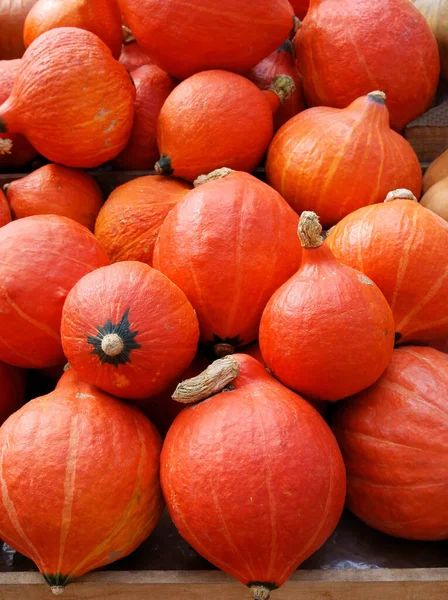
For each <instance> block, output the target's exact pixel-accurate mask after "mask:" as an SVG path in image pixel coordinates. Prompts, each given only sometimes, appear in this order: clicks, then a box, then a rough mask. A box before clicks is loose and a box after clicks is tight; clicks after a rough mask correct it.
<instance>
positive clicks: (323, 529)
mask: <svg viewBox="0 0 448 600" xmlns="http://www.w3.org/2000/svg"><path fill="white" fill-rule="evenodd" d="M229 384H231V386H229V388H227V389H228V391H227V389H226V390H225V391H223V389H224V387H225V386H226V385H229ZM220 392H222V393H220ZM212 394H215V395H213V396H212ZM209 396H212V397H210V398H209ZM174 398H175V399H178V400H180V401H183V402H192V401H193V402H194V401H198V400H201V399H205V398H209V399H208V400H207V401H206V402H201V403H199V404H196V405H194V406H190V407H187V408H186V409H184V410H183V411H182V412H181V413H180V414H179V416H178V417H177V418H176V420H175V421H174V423H173V425H172V426H171V429H170V430H169V432H168V435H167V437H166V439H165V444H164V447H163V450H162V455H161V462H160V468H161V482H162V489H163V493H164V496H165V499H166V503H167V506H168V510H169V512H170V515H171V518H172V519H173V521H174V524H175V525H176V527H177V528H178V530H179V532H180V534H181V535H182V536H183V537H184V538H185V539H186V540H187V541H188V543H189V544H191V545H192V546H193V548H194V549H195V550H196V551H197V552H199V554H201V555H202V556H204V557H205V558H206V559H207V560H209V561H210V562H212V563H213V564H214V565H216V566H217V567H219V568H220V569H223V570H224V571H226V572H227V573H229V574H230V575H232V576H233V577H235V578H236V579H238V580H239V581H241V582H242V583H243V584H245V585H247V586H249V588H250V592H251V595H252V598H254V599H255V600H267V599H268V598H269V595H270V592H271V591H272V590H275V589H276V588H278V587H280V586H281V585H283V584H284V583H285V582H286V580H287V579H288V578H289V577H290V576H291V575H292V573H293V572H294V570H295V569H296V568H297V567H298V566H299V564H301V563H302V562H303V561H304V560H305V559H306V558H308V557H309V556H310V555H311V554H312V553H313V552H315V551H316V550H317V549H318V548H319V547H320V546H322V544H323V543H324V542H325V540H326V539H327V538H328V537H329V535H330V534H331V532H332V531H333V529H334V528H335V527H336V525H337V523H338V521H339V518H340V516H341V512H342V508H343V505H344V498H345V487H346V483H345V469H344V463H343V461H342V457H341V455H340V451H339V448H338V446H337V443H336V440H335V439H334V437H333V435H332V433H331V431H330V429H329V427H328V425H327V424H326V423H325V421H324V420H323V418H322V417H321V416H320V415H319V414H318V413H317V411H315V410H314V408H312V407H311V406H310V405H309V404H308V403H307V402H305V400H303V399H302V398H301V397H300V396H298V395H297V394H294V393H293V392H291V391H290V390H288V389H286V388H285V387H283V386H282V385H281V384H280V383H278V382H277V381H275V379H274V378H273V377H271V376H270V375H269V374H268V373H267V371H266V369H265V368H264V367H263V366H262V365H261V364H260V363H258V362H257V361H256V360H255V359H254V358H251V357H250V356H245V355H244V354H237V355H235V356H227V357H225V358H223V359H220V360H217V361H215V362H214V363H213V364H212V365H211V366H210V367H209V368H208V369H207V371H205V372H204V373H202V374H201V375H199V376H198V377H196V378H194V379H190V380H188V381H187V382H185V383H184V384H181V385H180V386H179V387H178V389H177V390H176V392H175V395H174Z"/></svg>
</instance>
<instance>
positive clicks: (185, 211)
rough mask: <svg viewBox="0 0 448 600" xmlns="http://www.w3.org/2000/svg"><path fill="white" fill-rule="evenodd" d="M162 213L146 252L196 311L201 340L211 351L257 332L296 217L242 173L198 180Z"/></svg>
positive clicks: (296, 246) (290, 264)
mask: <svg viewBox="0 0 448 600" xmlns="http://www.w3.org/2000/svg"><path fill="white" fill-rule="evenodd" d="M195 185H196V189H194V190H193V191H191V192H190V193H189V194H187V196H185V198H184V200H183V201H182V202H180V203H179V204H177V206H176V207H175V208H173V210H172V211H171V212H170V213H169V214H168V216H167V218H166V219H165V221H164V223H163V225H162V227H161V229H160V233H159V237H158V240H157V242H156V246H155V250H154V266H155V267H156V268H157V269H160V271H162V273H165V275H166V276H167V277H169V278H170V279H171V280H172V281H173V282H174V283H175V284H177V285H178V286H179V287H180V288H181V290H183V291H184V292H185V294H186V295H187V298H188V299H189V300H190V302H191V303H192V304H193V306H194V308H195V309H196V311H197V314H198V319H199V324H200V326H201V339H202V341H203V342H204V343H206V344H209V345H211V346H214V347H215V349H216V351H217V353H218V355H222V354H223V353H229V352H233V349H234V348H235V347H236V346H240V345H244V344H248V343H249V342H251V341H253V340H254V339H256V338H257V337H258V325H259V323H260V318H261V314H262V312H263V309H264V307H265V305H266V303H267V301H268V300H269V298H270V297H271V295H272V293H273V292H274V291H275V290H276V289H277V288H278V287H279V286H280V285H281V284H282V283H284V282H285V281H286V280H287V279H288V277H290V276H291V275H292V274H293V273H294V271H295V270H296V269H297V268H298V266H299V264H300V260H301V254H302V252H301V248H300V243H299V241H298V239H297V235H296V230H297V223H298V216H297V215H296V214H295V213H294V211H293V210H292V209H291V208H290V207H289V206H288V205H287V203H286V202H285V201H284V200H283V198H282V197H281V196H280V195H279V194H277V192H276V191H275V190H273V189H272V188H270V187H269V186H267V185H266V184H265V183H263V182H262V181H259V180H258V179H255V177H253V176H252V175H249V174H248V173H241V172H234V171H230V170H229V169H223V170H220V171H217V172H215V173H212V174H211V175H210V176H209V177H206V178H200V179H199V180H198V182H197V183H196V184H195Z"/></svg>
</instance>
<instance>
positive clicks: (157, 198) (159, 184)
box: [95, 175, 192, 266]
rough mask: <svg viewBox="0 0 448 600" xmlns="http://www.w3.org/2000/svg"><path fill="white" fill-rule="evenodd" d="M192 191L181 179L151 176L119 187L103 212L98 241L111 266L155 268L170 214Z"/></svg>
mask: <svg viewBox="0 0 448 600" xmlns="http://www.w3.org/2000/svg"><path fill="white" fill-rule="evenodd" d="M191 189H192V187H191V185H190V184H188V183H187V182H185V181H181V180H180V179H174V178H169V177H160V176H158V175H148V176H146V177H137V179H133V180H131V181H128V182H127V183H125V184H123V185H120V186H119V187H117V188H116V189H115V190H114V191H113V192H112V194H111V195H110V196H109V198H108V199H107V201H106V202H105V204H104V206H103V208H102V209H101V210H100V213H99V215H98V218H97V220H96V224H95V237H96V239H97V240H98V241H99V242H100V244H101V245H102V246H103V248H104V249H105V251H106V253H107V255H108V257H109V259H110V261H111V262H118V261H122V260H139V261H141V262H144V263H147V264H148V265H150V266H151V265H152V255H153V251H154V244H155V243H156V239H157V235H158V233H159V229H160V227H161V225H162V223H163V221H164V220H165V217H166V216H167V214H168V213H169V211H170V210H171V209H172V208H173V207H174V206H176V204H177V203H178V202H180V201H181V200H182V199H183V198H184V196H185V195H186V194H187V193H188V192H189V191H190V190H191Z"/></svg>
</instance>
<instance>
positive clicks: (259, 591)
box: [249, 585, 271, 600]
mask: <svg viewBox="0 0 448 600" xmlns="http://www.w3.org/2000/svg"><path fill="white" fill-rule="evenodd" d="M249 590H250V595H251V596H252V598H253V600H269V598H270V597H271V590H270V589H269V588H267V587H266V586H264V585H251V586H250V588H249Z"/></svg>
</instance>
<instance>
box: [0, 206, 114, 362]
mask: <svg viewBox="0 0 448 600" xmlns="http://www.w3.org/2000/svg"><path fill="white" fill-rule="evenodd" d="M0 256H1V257H2V259H1V262H0V282H1V284H0V329H1V332H2V335H1V336H0V360H3V361H4V362H7V363H9V364H12V365H15V366H18V367H25V368H44V367H50V366H53V365H57V364H59V363H60V362H62V361H63V360H64V355H63V352H62V346H61V335H60V323H61V314H62V306H63V304H64V300H65V297H66V296H67V294H68V292H69V291H70V289H71V288H72V287H73V286H74V285H75V283H76V282H77V281H78V279H80V278H81V277H82V276H83V275H85V274H86V273H88V272H89V271H93V270H94V269H97V268H98V267H101V266H103V265H106V264H108V262H109V261H108V259H107V256H106V253H105V252H104V250H103V249H102V247H101V246H100V244H99V242H98V241H97V240H96V239H95V238H94V236H93V234H91V233H90V231H88V229H86V228H85V227H83V226H82V225H79V224H78V223H75V221H73V220H72V219H67V218H66V217H60V216H56V215H37V216H34V217H27V218H25V219H19V220H18V221H13V222H12V223H8V225H5V226H4V227H2V228H0Z"/></svg>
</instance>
